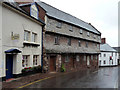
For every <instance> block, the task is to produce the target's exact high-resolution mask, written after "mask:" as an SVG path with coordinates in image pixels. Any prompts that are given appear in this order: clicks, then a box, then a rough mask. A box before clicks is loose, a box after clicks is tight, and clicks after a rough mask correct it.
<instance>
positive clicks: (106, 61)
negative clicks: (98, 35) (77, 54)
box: [99, 38, 118, 66]
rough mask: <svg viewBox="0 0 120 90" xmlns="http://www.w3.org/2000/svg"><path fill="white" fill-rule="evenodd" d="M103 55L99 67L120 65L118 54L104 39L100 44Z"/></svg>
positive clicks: (100, 56) (100, 57)
mask: <svg viewBox="0 0 120 90" xmlns="http://www.w3.org/2000/svg"><path fill="white" fill-rule="evenodd" d="M100 51H101V54H100V55H99V66H116V65H118V53H117V51H116V50H115V49H113V48H112V47H111V46H110V45H109V44H107V43H106V39H105V38H102V40H101V44H100Z"/></svg>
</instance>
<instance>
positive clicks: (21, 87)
mask: <svg viewBox="0 0 120 90" xmlns="http://www.w3.org/2000/svg"><path fill="white" fill-rule="evenodd" d="M53 77H54V76H51V77H46V78H43V79H40V80H37V81H34V82H31V83H28V84H26V85H23V86H21V87H18V88H23V87H27V86H29V85H32V84H34V83H37V82H40V81H43V80H46V79H50V78H53Z"/></svg>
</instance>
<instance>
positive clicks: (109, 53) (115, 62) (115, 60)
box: [99, 52, 118, 66]
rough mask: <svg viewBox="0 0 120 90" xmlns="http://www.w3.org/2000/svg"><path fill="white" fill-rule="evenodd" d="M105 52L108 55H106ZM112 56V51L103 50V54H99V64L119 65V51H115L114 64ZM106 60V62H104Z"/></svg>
mask: <svg viewBox="0 0 120 90" xmlns="http://www.w3.org/2000/svg"><path fill="white" fill-rule="evenodd" d="M104 54H105V55H106V56H105V57H104ZM110 56H112V52H101V55H99V66H115V65H118V61H117V60H118V53H115V52H114V53H113V56H112V59H113V64H112V60H110ZM104 61H105V62H106V63H105V64H104Z"/></svg>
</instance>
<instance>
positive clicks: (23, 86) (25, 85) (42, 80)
mask: <svg viewBox="0 0 120 90" xmlns="http://www.w3.org/2000/svg"><path fill="white" fill-rule="evenodd" d="M68 73H72V72H66V73H63V74H62V75H65V74H68ZM62 75H61V76H62ZM58 76H60V75H58ZM53 77H55V76H51V77H46V78H43V79H40V80H37V81H34V82H31V83H28V84H26V85H23V86H21V87H18V88H19V89H20V88H24V87H27V86H30V85H32V84H34V83H37V82H40V81H43V80H47V79H50V78H53Z"/></svg>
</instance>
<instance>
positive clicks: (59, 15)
mask: <svg viewBox="0 0 120 90" xmlns="http://www.w3.org/2000/svg"><path fill="white" fill-rule="evenodd" d="M37 3H38V4H39V5H40V6H41V7H42V8H43V9H44V10H46V12H47V13H46V14H47V15H48V16H50V17H53V18H56V19H58V20H61V21H64V22H67V23H70V24H74V25H76V26H79V27H82V28H84V29H86V30H88V31H91V32H93V33H96V34H101V33H100V32H99V31H98V30H97V29H96V28H95V27H93V26H92V25H91V24H89V23H86V22H84V21H82V20H80V19H78V18H76V17H74V16H72V15H70V14H68V13H65V12H63V11H61V10H58V9H56V8H54V7H52V6H50V5H48V4H46V3H44V2H41V1H40V2H37Z"/></svg>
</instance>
